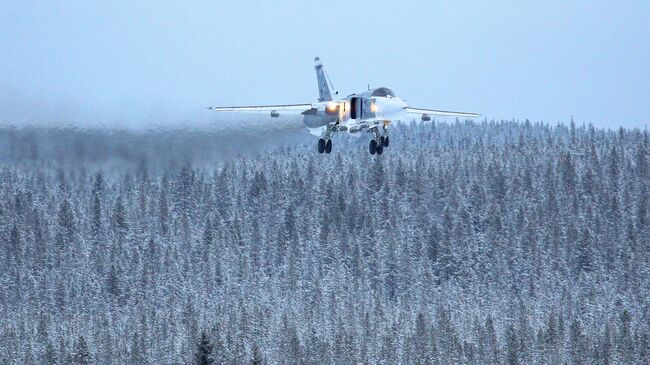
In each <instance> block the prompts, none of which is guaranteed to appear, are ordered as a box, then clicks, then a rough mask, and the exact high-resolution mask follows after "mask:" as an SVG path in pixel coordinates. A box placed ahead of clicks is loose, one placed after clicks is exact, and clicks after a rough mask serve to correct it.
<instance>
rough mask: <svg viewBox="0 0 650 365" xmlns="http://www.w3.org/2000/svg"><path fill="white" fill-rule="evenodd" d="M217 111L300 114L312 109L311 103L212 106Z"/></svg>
mask: <svg viewBox="0 0 650 365" xmlns="http://www.w3.org/2000/svg"><path fill="white" fill-rule="evenodd" d="M208 109H210V110H214V111H217V112H240V113H271V114H272V115H273V114H274V113H276V114H278V115H279V114H280V113H283V114H300V113H302V112H304V111H306V110H309V109H311V104H280V105H249V106H211V107H209V108H208Z"/></svg>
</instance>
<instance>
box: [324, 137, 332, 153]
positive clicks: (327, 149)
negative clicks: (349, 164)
mask: <svg viewBox="0 0 650 365" xmlns="http://www.w3.org/2000/svg"><path fill="white" fill-rule="evenodd" d="M330 152H332V140H331V139H328V140H327V142H326V143H325V153H330Z"/></svg>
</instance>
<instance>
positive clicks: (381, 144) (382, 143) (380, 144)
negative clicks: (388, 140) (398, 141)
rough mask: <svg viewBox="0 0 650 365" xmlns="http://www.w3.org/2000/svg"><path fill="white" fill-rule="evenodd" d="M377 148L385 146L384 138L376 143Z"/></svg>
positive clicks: (380, 138)
mask: <svg viewBox="0 0 650 365" xmlns="http://www.w3.org/2000/svg"><path fill="white" fill-rule="evenodd" d="M377 146H378V147H379V146H382V147H383V146H385V144H384V136H381V137H379V142H377Z"/></svg>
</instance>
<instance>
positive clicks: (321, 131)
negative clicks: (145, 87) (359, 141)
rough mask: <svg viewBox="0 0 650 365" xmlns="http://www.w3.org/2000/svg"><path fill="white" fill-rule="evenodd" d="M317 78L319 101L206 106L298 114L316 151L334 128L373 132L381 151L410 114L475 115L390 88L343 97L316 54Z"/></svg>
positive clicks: (374, 150)
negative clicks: (394, 126) (423, 103)
mask: <svg viewBox="0 0 650 365" xmlns="http://www.w3.org/2000/svg"><path fill="white" fill-rule="evenodd" d="M314 61H316V65H315V66H314V68H315V69H316V79H317V81H318V102H316V103H311V104H284V105H255V106H213V107H210V108H208V109H211V110H214V111H217V112H239V113H263V114H264V113H266V114H267V115H268V116H270V117H271V118H279V117H280V115H297V116H300V117H302V121H303V123H304V124H305V126H306V127H307V128H309V131H310V133H311V134H313V135H315V136H317V137H319V139H318V152H319V153H330V152H332V137H333V136H334V134H335V133H337V132H347V133H359V132H364V131H365V132H369V133H371V134H372V138H371V140H370V145H369V146H368V149H369V151H370V154H371V155H374V154H377V155H381V154H382V153H383V152H384V147H388V144H389V142H390V139H389V135H388V126H389V125H390V123H391V122H394V121H400V120H406V119H407V118H409V115H410V116H411V117H417V118H421V120H423V121H429V120H431V116H434V115H438V116H446V117H449V116H455V117H464V118H473V117H478V116H479V115H478V114H476V113H464V112H451V111H445V110H433V109H421V108H411V107H409V106H408V105H406V103H405V102H404V100H402V99H400V98H398V97H396V96H395V93H393V91H392V90H391V89H389V88H386V87H379V88H375V89H372V90H370V88H368V89H369V90H368V91H364V92H360V93H356V94H351V95H348V96H346V97H344V98H339V97H338V92H334V93H332V90H334V86H333V85H332V82H331V81H330V80H329V77H328V76H327V73H326V72H325V68H324V67H323V63H322V62H321V60H320V59H319V58H318V57H316V58H315V59H314Z"/></svg>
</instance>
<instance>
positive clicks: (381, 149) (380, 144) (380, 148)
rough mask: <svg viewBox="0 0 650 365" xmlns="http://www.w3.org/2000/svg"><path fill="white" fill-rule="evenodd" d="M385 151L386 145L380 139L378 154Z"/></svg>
mask: <svg viewBox="0 0 650 365" xmlns="http://www.w3.org/2000/svg"><path fill="white" fill-rule="evenodd" d="M382 153H384V145H383V143H382V142H381V141H379V144H378V145H377V154H378V155H381V154H382Z"/></svg>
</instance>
